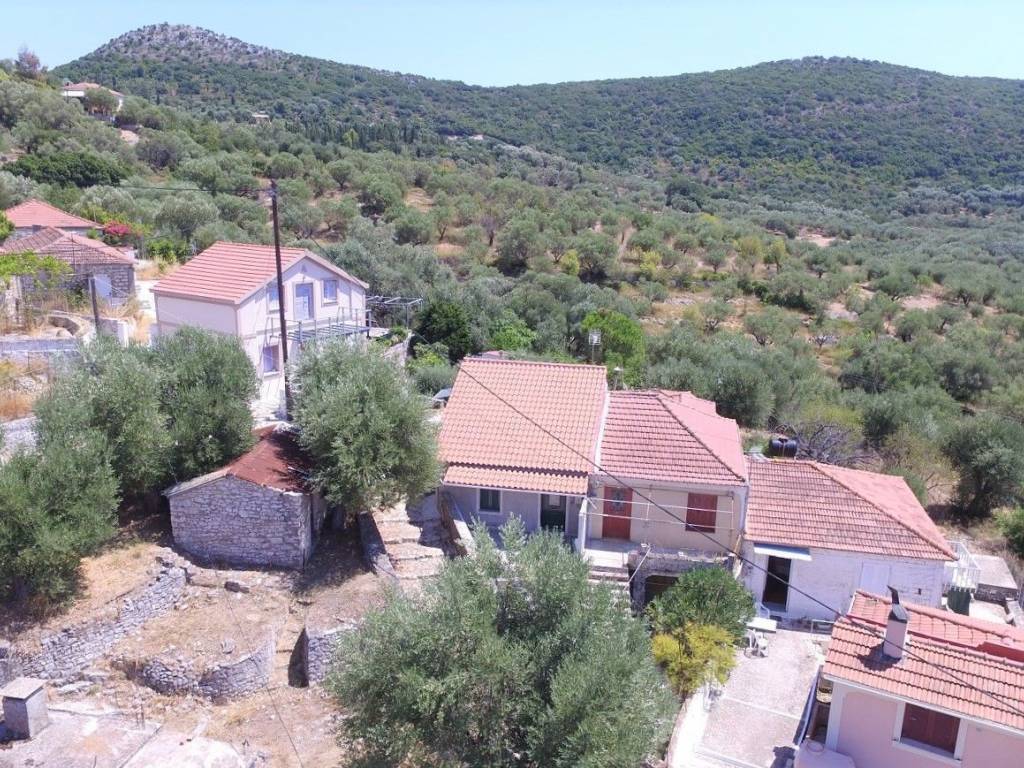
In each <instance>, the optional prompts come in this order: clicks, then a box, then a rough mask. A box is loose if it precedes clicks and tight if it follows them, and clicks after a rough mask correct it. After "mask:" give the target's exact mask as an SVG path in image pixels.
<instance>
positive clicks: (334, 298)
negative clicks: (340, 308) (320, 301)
mask: <svg viewBox="0 0 1024 768" xmlns="http://www.w3.org/2000/svg"><path fill="white" fill-rule="evenodd" d="M337 303H338V281H337V280H324V304H337Z"/></svg>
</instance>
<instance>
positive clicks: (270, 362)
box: [263, 344, 281, 373]
mask: <svg viewBox="0 0 1024 768" xmlns="http://www.w3.org/2000/svg"><path fill="white" fill-rule="evenodd" d="M280 370H281V348H280V347H279V346H277V344H268V345H267V346H265V347H264V348H263V372H264V373H279V372H280Z"/></svg>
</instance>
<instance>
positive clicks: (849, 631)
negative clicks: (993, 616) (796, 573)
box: [823, 592, 1024, 731]
mask: <svg viewBox="0 0 1024 768" xmlns="http://www.w3.org/2000/svg"><path fill="white" fill-rule="evenodd" d="M904 607H905V608H906V609H907V614H908V616H909V619H910V623H909V626H908V641H907V643H908V645H907V652H905V653H904V655H903V658H902V659H899V660H898V661H897V660H893V659H891V658H889V657H887V656H885V655H883V654H882V649H881V646H882V637H883V636H884V634H885V617H886V616H887V615H888V612H889V600H888V599H886V598H883V597H877V596H875V595H869V594H867V593H863V592H859V593H857V595H856V596H855V598H854V603H853V606H852V607H851V609H850V612H849V614H848V615H847V616H844V617H842V618H841V619H840V620H839V621H838V622H836V625H835V627H834V628H833V630H832V641H831V643H830V644H829V648H828V654H827V656H826V658H825V666H824V668H823V674H824V675H825V676H826V677H828V678H829V679H832V680H840V681H846V682H850V683H854V684H857V685H861V686H866V687H868V688H871V689H874V690H877V691H879V692H880V693H883V694H890V695H893V696H897V697H900V698H904V699H909V700H911V701H914V702H918V703H920V704H921V705H923V706H926V707H927V706H931V707H936V708H939V709H944V710H947V711H949V712H954V713H957V714H959V715H961V716H963V717H969V718H973V719H977V720H983V721H986V722H990V723H995V724H998V725H1002V726H1006V727H1009V728H1013V729H1015V730H1018V731H1024V630H1021V629H1019V628H1015V627H1007V626H1004V625H999V624H996V623H994V622H984V621H980V620H978V619H971V618H968V617H966V616H960V615H958V614H955V613H951V612H948V611H941V610H937V609H934V608H925V607H923V606H917V605H905V606H904ZM965 683H969V685H967V684H965Z"/></svg>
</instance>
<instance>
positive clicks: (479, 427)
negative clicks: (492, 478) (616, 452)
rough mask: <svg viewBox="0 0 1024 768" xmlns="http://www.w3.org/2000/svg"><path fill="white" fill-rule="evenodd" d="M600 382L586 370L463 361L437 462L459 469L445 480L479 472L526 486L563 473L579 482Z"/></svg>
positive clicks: (600, 398) (595, 421)
mask: <svg viewBox="0 0 1024 768" xmlns="http://www.w3.org/2000/svg"><path fill="white" fill-rule="evenodd" d="M605 377H606V371H605V369H604V368H603V367H600V366H594V365H574V364H562V363H537V362H524V361H515V360H490V359H488V360H485V359H481V358H467V359H466V360H464V361H463V362H462V365H461V366H460V369H459V373H458V375H457V376H456V377H455V384H454V386H453V388H452V395H451V398H450V399H449V401H448V406H447V408H445V410H444V422H443V425H442V427H441V432H440V436H439V439H438V443H439V452H440V457H441V460H442V461H443V462H445V463H447V464H449V465H452V466H454V465H464V466H463V468H462V469H459V470H457V471H456V473H454V474H452V477H467V476H468V473H469V472H470V471H471V470H470V469H469V467H475V468H477V469H475V470H472V471H476V472H478V473H479V472H480V468H482V467H487V468H490V470H491V471H493V470H514V471H517V472H520V473H526V474H528V475H529V476H530V477H532V478H534V480H537V479H538V478H540V477H542V476H549V477H554V476H556V475H557V476H561V475H565V474H575V475H577V476H580V477H584V478H585V476H586V475H587V474H588V473H589V472H590V471H591V469H592V468H593V463H592V460H593V458H594V453H595V448H596V444H597V434H598V429H599V426H600V421H601V414H602V411H603V409H604V401H605V393H606V391H607V387H606V384H605ZM520 412H521V413H524V414H526V415H527V416H528V417H529V419H527V418H523V416H521V415H520ZM530 419H532V420H533V421H535V422H536V423H537V424H540V425H541V426H542V427H543V429H541V428H538V427H537V426H535V425H534V424H533V423H531V421H530ZM545 430H547V431H548V432H550V433H551V434H553V435H556V436H557V438H558V439H554V438H552V437H551V436H550V435H548V434H546V433H545ZM559 441H562V442H564V443H565V444H567V445H568V446H569V447H566V445H563V444H562V443H561V442H559ZM451 471H452V467H449V472H451ZM522 476H523V477H525V476H526V475H525V474H524V475H522ZM504 477H506V478H507V477H508V475H505V476H504ZM506 481H507V480H506ZM509 482H510V481H509ZM522 482H525V480H523V481H522ZM531 482H534V481H531ZM559 482H562V480H559ZM538 490H541V489H538ZM552 490H554V489H552Z"/></svg>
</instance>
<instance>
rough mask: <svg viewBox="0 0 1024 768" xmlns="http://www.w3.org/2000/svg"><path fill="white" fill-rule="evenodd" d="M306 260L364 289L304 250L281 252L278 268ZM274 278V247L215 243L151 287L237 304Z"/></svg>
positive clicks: (282, 250) (172, 292) (355, 280)
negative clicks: (310, 260)
mask: <svg viewBox="0 0 1024 768" xmlns="http://www.w3.org/2000/svg"><path fill="white" fill-rule="evenodd" d="M304 258H309V259H312V260H313V261H315V262H317V263H318V264H320V265H321V266H323V267H325V268H327V269H330V270H331V271H333V272H335V273H337V274H338V275H339V276H340V277H342V278H344V279H345V280H348V281H349V282H352V283H355V284H356V285H359V286H361V287H363V288H366V287H367V284H366V283H364V282H363V281H362V280H359V279H358V278H355V277H352V275H350V274H348V272H346V271H345V270H343V269H341V268H340V267H338V266H335V265H334V264H331V263H330V262H329V261H327V260H326V259H322V258H320V257H319V256H317V255H315V254H313V253H311V252H309V251H307V250H306V249H305V248H281V267H282V269H288V268H289V267H290V266H292V265H293V264H295V263H296V262H297V261H299V260H300V259H304ZM276 276H277V264H276V259H275V255H274V246H272V245H255V244H252V243H229V242H224V241H221V242H217V243H214V244H213V245H211V246H210V247H209V248H207V249H206V250H205V251H203V252H202V253H200V254H197V255H196V256H194V257H193V258H192V259H190V260H189V261H188V262H187V263H186V264H184V265H183V266H181V267H179V268H178V269H177V270H175V271H174V272H173V273H171V274H170V275H169V276H168V277H165V278H164V279H163V280H161V281H160V282H158V283H157V284H156V285H154V286H153V293H156V294H162V295H169V296H181V297H184V298H190V299H201V300H203V299H204V300H206V301H214V302H219V303H224V304H240V303H242V302H243V301H245V299H247V298H249V297H250V296H251V295H252V294H254V293H255V292H256V291H258V290H259V289H260V288H262V287H264V286H265V285H266V284H267V283H269V282H270V281H271V280H273V279H274V278H275V277H276Z"/></svg>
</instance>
